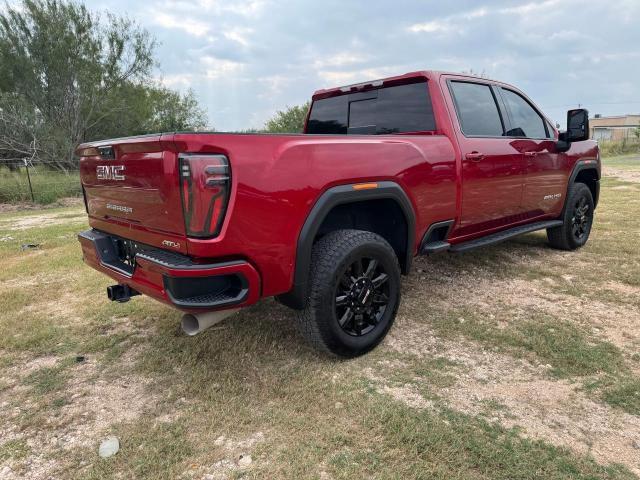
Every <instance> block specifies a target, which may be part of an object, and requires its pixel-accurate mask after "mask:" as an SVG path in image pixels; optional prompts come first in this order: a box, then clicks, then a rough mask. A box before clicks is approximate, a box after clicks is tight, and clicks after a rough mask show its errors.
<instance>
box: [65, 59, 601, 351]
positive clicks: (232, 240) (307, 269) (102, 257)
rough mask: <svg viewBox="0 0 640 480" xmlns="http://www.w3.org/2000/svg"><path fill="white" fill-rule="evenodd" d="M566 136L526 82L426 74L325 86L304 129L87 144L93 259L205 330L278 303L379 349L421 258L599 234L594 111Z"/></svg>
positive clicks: (315, 328)
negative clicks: (241, 311)
mask: <svg viewBox="0 0 640 480" xmlns="http://www.w3.org/2000/svg"><path fill="white" fill-rule="evenodd" d="M567 125H568V129H567V131H566V132H562V133H559V132H558V131H557V130H556V128H555V127H554V126H553V124H552V123H551V122H550V121H549V119H548V118H547V117H545V116H544V115H543V114H542V113H541V112H540V110H539V109H538V108H537V107H536V106H535V104H534V103H533V102H532V101H531V100H530V99H529V98H528V97H527V96H526V95H525V94H523V93H522V92H521V91H519V90H518V89H517V88H514V87H512V86H510V85H507V84H505V83H501V82H497V81H493V80H488V79H483V78H476V77H471V76H465V75H459V74H450V73H441V72H431V71H423V72H414V73H408V74H406V75H401V76H396V77H391V78H386V79H384V80H376V81H372V82H366V83H362V84H358V85H350V86H346V87H341V88H333V89H329V90H319V91H317V92H316V93H315V94H314V95H313V103H312V105H311V108H310V110H309V114H308V118H307V122H306V126H305V132H304V134H290V135H289V134H285V135H279V134H276V135H266V134H231V133H166V134H158V135H148V136H142V137H132V138H123V139H116V140H106V141H101V142H92V143H86V144H83V145H80V146H79V147H78V149H77V154H78V155H79V156H80V157H81V160H80V171H81V179H82V186H83V192H84V197H85V204H86V209H87V212H88V215H89V223H90V226H91V229H90V230H88V231H85V232H82V233H81V234H80V235H79V240H80V242H81V244H82V250H83V255H84V261H85V262H86V263H87V264H88V265H90V266H92V267H93V268H95V269H97V270H99V271H101V272H103V273H105V274H107V275H109V276H110V277H112V278H113V279H115V281H116V282H117V285H114V286H112V287H109V288H108V295H109V298H110V299H111V300H116V301H126V300H129V298H130V297H131V296H133V295H137V294H140V293H142V294H145V295H149V296H151V297H153V298H155V299H157V300H160V301H162V302H165V303H167V304H169V305H172V306H174V307H176V308H177V309H179V310H182V311H183V312H185V315H184V316H183V327H184V329H185V331H186V332H187V333H189V334H194V333H197V332H199V331H201V330H203V329H204V328H206V327H207V326H209V325H211V324H212V323H214V322H216V321H219V320H220V319H221V318H223V317H224V316H226V315H227V314H228V312H229V311H235V309H238V308H241V307H246V306H248V305H251V304H253V303H255V302H257V301H258V300H260V299H261V298H264V297H270V296H275V297H276V298H277V299H278V300H279V301H280V302H282V303H283V304H285V305H287V306H289V307H291V308H292V309H294V310H296V311H297V317H298V323H299V325H300V327H301V331H302V332H303V334H304V335H305V336H306V337H307V338H308V339H309V340H310V341H311V343H312V344H313V345H315V346H316V347H318V348H320V349H322V350H324V351H327V352H331V353H333V354H336V355H339V356H345V357H352V356H356V355H360V354H363V353H365V352H367V351H369V350H370V349H372V348H374V347H375V346H376V345H377V344H378V343H379V342H380V341H381V340H382V339H383V338H384V336H385V335H386V333H387V332H388V330H389V328H390V327H391V325H392V323H393V321H394V317H395V315H396V312H397V310H398V305H399V303H400V275H401V274H407V273H409V271H410V268H411V262H412V259H413V257H414V256H415V255H428V254H435V253H437V252H451V253H458V252H465V251H468V250H471V249H473V248H477V247H481V246H484V245H489V244H492V243H496V242H500V241H503V240H506V239H508V238H511V237H513V236H515V235H519V234H523V233H527V232H532V231H535V230H542V229H546V231H547V235H548V240H549V243H550V245H551V246H552V247H555V248H560V249H564V250H573V249H576V248H578V247H580V246H582V245H584V244H585V242H586V241H587V239H588V237H589V233H590V230H591V225H592V222H593V214H594V209H595V207H596V205H597V203H598V193H599V179H600V155H599V150H598V146H597V144H596V143H595V142H593V141H588V132H589V126H588V114H587V112H586V110H582V109H579V110H571V111H569V112H568V115H567Z"/></svg>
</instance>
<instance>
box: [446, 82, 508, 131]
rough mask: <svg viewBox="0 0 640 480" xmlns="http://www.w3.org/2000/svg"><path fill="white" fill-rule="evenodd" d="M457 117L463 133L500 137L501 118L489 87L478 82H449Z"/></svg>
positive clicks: (501, 129)
mask: <svg viewBox="0 0 640 480" xmlns="http://www.w3.org/2000/svg"><path fill="white" fill-rule="evenodd" d="M451 91H452V93H453V99H454V102H455V104H456V110H457V112H458V119H459V120H460V126H461V128H462V132H463V133H464V134H465V135H480V136H486V137H501V136H502V135H503V133H504V129H503V128H502V120H501V119H500V113H499V112H498V106H497V105H496V100H495V98H493V93H492V92H491V87H489V85H481V84H479V83H468V82H451Z"/></svg>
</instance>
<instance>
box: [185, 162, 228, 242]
mask: <svg viewBox="0 0 640 480" xmlns="http://www.w3.org/2000/svg"><path fill="white" fill-rule="evenodd" d="M179 159H180V161H179V165H180V191H181V194H182V210H183V212H184V224H185V227H186V231H187V236H190V237H199V238H207V237H209V238H210V237H215V236H216V235H218V233H220V228H221V227H222V221H223V220H224V214H225V211H226V209H227V203H228V201H229V191H230V190H231V169H230V168H229V160H228V159H227V157H225V156H224V155H210V154H200V153H183V154H181V155H180V157H179Z"/></svg>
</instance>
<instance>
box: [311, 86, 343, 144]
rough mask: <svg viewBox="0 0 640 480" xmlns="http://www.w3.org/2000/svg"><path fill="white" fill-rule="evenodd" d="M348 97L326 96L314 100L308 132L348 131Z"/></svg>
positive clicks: (329, 132) (330, 132)
mask: <svg viewBox="0 0 640 480" xmlns="http://www.w3.org/2000/svg"><path fill="white" fill-rule="evenodd" d="M347 100H348V97H347V96H346V95H343V96H340V97H331V98H325V99H323V100H317V101H315V102H313V106H312V107H311V113H310V115H309V124H308V126H307V133H324V134H338V135H340V134H345V133H347V114H348V108H349V106H348V103H347Z"/></svg>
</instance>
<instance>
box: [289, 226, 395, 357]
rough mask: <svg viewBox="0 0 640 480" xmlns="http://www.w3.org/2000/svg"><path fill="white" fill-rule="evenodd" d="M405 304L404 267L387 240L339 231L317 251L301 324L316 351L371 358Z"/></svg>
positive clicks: (319, 243)
mask: <svg viewBox="0 0 640 480" xmlns="http://www.w3.org/2000/svg"><path fill="white" fill-rule="evenodd" d="M399 304H400V266H399V265H398V259H397V257H396V254H395V252H394V250H393V248H391V245H389V243H387V241H386V240H385V239H384V238H382V237H381V236H379V235H376V234H375V233H371V232H366V231H362V230H337V231H335V232H331V233H329V234H327V235H325V236H324V237H323V238H321V239H320V240H319V241H318V242H317V243H316V244H315V245H314V246H313V250H312V256H311V269H310V272H309V295H308V297H307V299H306V304H305V308H304V310H302V311H300V312H299V313H298V324H299V327H300V330H301V332H302V334H303V336H304V337H305V338H306V339H307V340H308V341H309V342H310V343H311V344H312V345H313V346H314V347H315V348H317V349H319V350H322V351H325V352H329V353H332V354H334V355H337V356H340V357H356V356H358V355H362V354H364V353H367V352H368V351H370V350H371V349H373V348H374V347H375V346H376V345H378V344H379V343H380V342H381V341H382V339H383V338H384V337H385V336H386V334H387V332H388V331H389V329H390V328H391V325H393V321H394V319H395V316H396V312H397V311H398V305H399Z"/></svg>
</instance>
